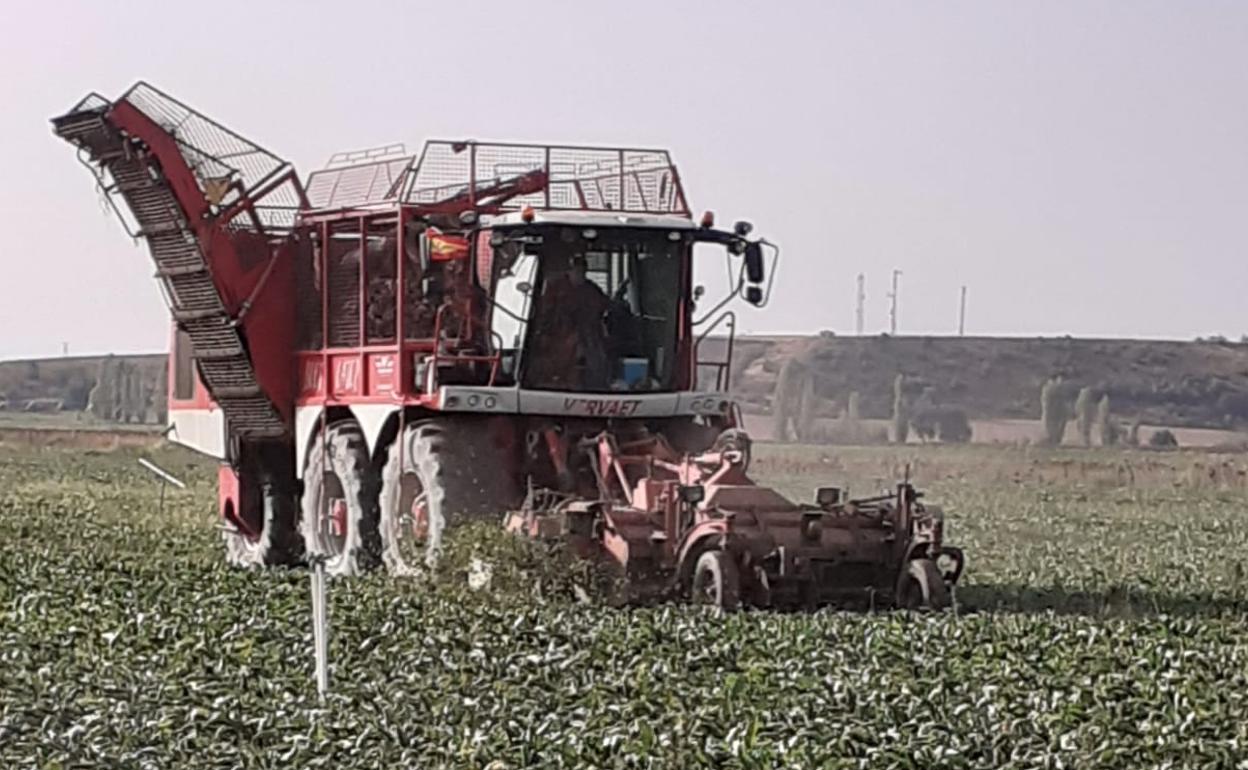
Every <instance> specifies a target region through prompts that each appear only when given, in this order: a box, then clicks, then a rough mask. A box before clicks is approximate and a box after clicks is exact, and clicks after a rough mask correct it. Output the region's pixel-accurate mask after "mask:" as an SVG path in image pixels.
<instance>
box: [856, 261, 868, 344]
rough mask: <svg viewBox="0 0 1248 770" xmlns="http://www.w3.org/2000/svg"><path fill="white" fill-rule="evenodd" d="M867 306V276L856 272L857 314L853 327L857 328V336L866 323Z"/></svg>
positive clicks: (860, 334)
mask: <svg viewBox="0 0 1248 770" xmlns="http://www.w3.org/2000/svg"><path fill="white" fill-rule="evenodd" d="M866 307H867V277H866V276H865V275H863V274H862V273H859V274H858V314H857V317H856V318H855V319H854V320H855V322H856V323H855V327H854V328H856V329H857V330H858V336H859V337H861V336H862V331H863V327H864V326H865V325H866V324H865V321H866V317H867V312H866Z"/></svg>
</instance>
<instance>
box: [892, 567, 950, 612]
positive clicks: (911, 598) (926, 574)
mask: <svg viewBox="0 0 1248 770" xmlns="http://www.w3.org/2000/svg"><path fill="white" fill-rule="evenodd" d="M897 582H898V586H897V604H898V606H900V607H902V608H903V609H908V610H920V609H922V610H937V611H938V610H943V609H945V608H946V607H948V606H949V588H948V586H946V585H945V580H944V578H943V577H942V576H941V574H940V568H939V567H937V566H936V562H935V561H933V560H932V559H911V560H910V561H909V562H907V563H906V569H905V570H904V571H903V572H902V573H901V576H900V578H899V579H898V581H897Z"/></svg>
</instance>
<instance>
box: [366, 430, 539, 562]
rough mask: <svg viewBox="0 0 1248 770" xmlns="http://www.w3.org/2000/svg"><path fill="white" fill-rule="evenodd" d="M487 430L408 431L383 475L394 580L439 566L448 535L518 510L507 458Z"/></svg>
mask: <svg viewBox="0 0 1248 770" xmlns="http://www.w3.org/2000/svg"><path fill="white" fill-rule="evenodd" d="M485 427H486V426H485V424H484V423H480V422H477V421H471V420H455V419H452V420H427V421H422V422H417V423H413V424H411V425H408V426H407V427H405V428H404V430H403V433H402V435H400V436H399V437H397V438H396V439H395V442H394V443H393V444H392V445H391V446H390V450H389V455H388V457H387V458H386V464H385V466H384V467H383V468H382V471H381V497H380V503H381V505H380V509H381V519H380V521H381V542H382V561H383V562H384V563H385V565H386V569H388V570H389V571H390V572H391V573H393V574H396V575H411V574H414V573H416V572H417V571H419V569H420V568H421V567H422V566H423V567H424V568H425V569H428V570H433V569H434V568H435V567H436V566H437V562H438V556H439V555H440V553H441V551H442V544H443V538H444V534H445V532H446V529H447V528H448V527H452V526H455V525H457V524H460V523H463V522H466V521H469V520H472V519H481V518H485V517H493V518H497V519H500V520H501V518H502V515H503V514H504V513H505V512H506V511H507V510H509V509H510V508H512V507H514V505H515V503H516V500H515V499H514V498H515V494H514V484H513V482H512V479H511V475H510V472H509V470H508V468H509V464H508V462H507V459H508V458H506V457H504V456H503V455H502V453H501V452H500V451H499V450H497V449H496V448H495V447H493V446H492V445H491V443H490V441H489V440H488V439H489V437H488V434H487V433H486V432H485Z"/></svg>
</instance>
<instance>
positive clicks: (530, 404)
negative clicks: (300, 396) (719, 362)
mask: <svg viewBox="0 0 1248 770" xmlns="http://www.w3.org/2000/svg"><path fill="white" fill-rule="evenodd" d="M438 404H439V405H440V408H439V410H438V411H441V412H451V413H457V414H464V413H470V414H526V415H527V414H531V415H542V416H547V417H588V418H597V419H606V418H613V417H614V418H630V417H635V418H644V417H680V416H688V417H692V416H695V415H705V416H708V417H710V416H715V415H721V414H723V413H724V412H725V411H726V410H727V409H728V408H729V406H730V405H731V404H732V400H731V399H730V398H729V397H728V396H727V395H726V394H724V393H699V392H691V393H560V392H552V391H545V390H521V389H520V388H489V387H476V386H469V385H462V386H461V385H446V386H443V387H441V388H439V389H438ZM350 408H351V413H352V414H353V415H354V417H355V419H356V421H357V422H358V423H359V424H360V430H362V431H363V432H364V439H365V441H367V442H368V449H369V452H370V453H372V452H376V451H377V439H378V438H379V437H380V436H381V430H382V428H383V427H385V424H386V420H387V419H389V418H390V416H391V415H392V414H394V413H395V412H396V411H398V409H399V407H398V405H394V404H353V405H351V407H350ZM322 411H323V407H320V406H297V407H295V472H296V474H297V475H298V476H299V478H303V464H304V462H305V458H306V457H307V455H308V449H309V447H310V442H311V440H312V437H313V436H315V435H316V432H317V430H318V429H319V427H320V424H319V423H320V419H321V413H322ZM218 414H219V413H218ZM221 433H222V436H224V424H222V430H221ZM222 446H223V447H224V444H222Z"/></svg>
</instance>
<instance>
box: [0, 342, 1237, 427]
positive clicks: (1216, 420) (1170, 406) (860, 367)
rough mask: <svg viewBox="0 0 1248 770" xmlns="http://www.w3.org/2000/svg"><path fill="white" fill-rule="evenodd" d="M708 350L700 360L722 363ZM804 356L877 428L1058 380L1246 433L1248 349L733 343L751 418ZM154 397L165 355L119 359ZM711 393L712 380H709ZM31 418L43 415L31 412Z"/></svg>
mask: <svg viewBox="0 0 1248 770" xmlns="http://www.w3.org/2000/svg"><path fill="white" fill-rule="evenodd" d="M722 346H723V341H722V340H717V339H708V340H706V341H705V342H704V343H703V347H702V351H701V355H700V357H701V358H702V359H714V358H716V357H717V354H722ZM793 356H801V357H802V358H803V360H807V361H809V362H810V364H811V367H812V369H813V371H814V373H815V390H816V393H817V395H818V396H819V397H820V398H821V399H822V400H823V401H824V402H825V404H824V406H825V409H824V412H825V414H835V413H836V412H838V411H839V410H840V409H841V408H843V406H844V404H845V401H846V399H847V398H848V396H849V394H850V393H851V392H853V391H857V392H858V394H859V407H860V411H861V414H862V416H863V417H864V418H867V419H873V418H874V419H882V418H886V417H888V416H889V414H890V412H891V409H892V387H893V379H894V378H895V377H896V376H897V374H898V373H899V372H900V373H903V374H905V375H906V376H907V378H908V379H912V380H916V381H921V383H922V384H924V385H926V386H927V387H929V388H930V389H931V390H930V392H931V395H932V398H933V400H934V401H935V402H936V403H937V404H939V405H942V406H956V407H960V408H962V409H964V410H965V411H966V412H967V414H968V415H969V416H970V417H972V418H974V419H1030V420H1034V419H1036V418H1038V417H1039V415H1040V387H1041V385H1042V384H1043V383H1044V381H1045V380H1046V379H1048V378H1049V377H1051V376H1053V375H1061V376H1062V377H1063V378H1064V379H1065V380H1066V381H1067V382H1068V383H1069V384H1070V386H1071V387H1072V388H1074V387H1079V386H1083V385H1088V386H1091V387H1092V388H1094V389H1096V390H1097V391H1098V395H1099V394H1100V393H1105V394H1108V395H1109V397H1110V401H1111V403H1112V404H1113V411H1114V413H1115V414H1116V415H1118V416H1119V417H1120V418H1122V419H1125V420H1132V419H1139V420H1141V421H1143V422H1146V423H1150V424H1154V425H1174V426H1184V427H1192V428H1237V429H1243V428H1246V427H1248V344H1243V343H1233V342H1177V341H1152V340H1111V339H1073V338H1070V337H1056V338H1054V337H1048V338H1009V337H888V336H874V337H838V336H831V335H822V336H758V337H742V338H738V339H737V344H736V347H735V355H734V357H733V362H732V371H731V378H730V379H731V389H732V390H733V391H734V392H735V393H736V394H737V395H738V397H739V398H740V399H741V401H742V403H743V407H744V408H745V410H746V411H747V412H751V413H754V414H766V413H768V412H770V410H771V399H772V392H773V390H774V388H775V384H776V378H777V376H778V375H779V373H780V368H781V367H782V366H783V365H784V362H785V361H786V360H787V359H788V358H790V357H793ZM104 358H105V357H104V356H79V357H66V358H46V359H33V360H22V361H2V362H0V402H7V403H6V409H7V411H8V412H21V411H23V410H24V409H25V407H26V406H27V405H29V404H30V402H32V401H38V400H40V399H47V400H52V401H59V402H60V407H61V409H62V410H64V411H71V412H72V411H80V410H83V409H85V408H86V405H87V399H88V396H89V394H90V392H91V388H92V387H93V386H94V384H95V378H96V376H97V374H98V372H99V371H100V364H101V361H103V360H104ZM115 360H121V361H125V362H128V363H131V364H133V365H134V366H135V367H137V368H138V370H139V371H140V374H141V377H142V379H143V381H144V383H145V385H149V386H150V385H154V384H155V383H156V381H157V379H158V378H159V375H160V370H161V367H162V366H163V365H164V360H165V357H164V355H163V354H152V355H135V356H116V357H115ZM704 382H705V380H704ZM34 406H35V409H34V410H36V411H38V410H41V407H40V405H39V404H35V405H34Z"/></svg>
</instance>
